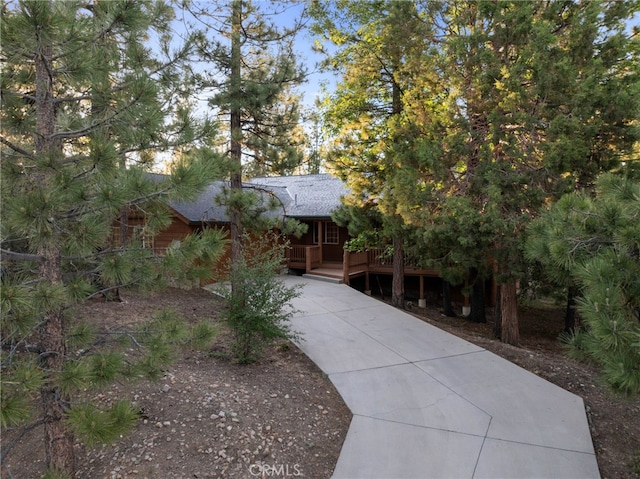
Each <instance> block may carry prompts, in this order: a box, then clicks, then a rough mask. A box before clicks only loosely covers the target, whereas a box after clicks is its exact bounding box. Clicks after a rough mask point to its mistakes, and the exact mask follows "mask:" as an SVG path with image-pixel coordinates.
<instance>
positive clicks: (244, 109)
mask: <svg viewBox="0 0 640 479" xmlns="http://www.w3.org/2000/svg"><path fill="white" fill-rule="evenodd" d="M186 5H187V9H188V11H189V13H190V15H191V17H190V18H191V20H190V21H189V25H190V28H191V29H192V30H193V31H194V32H196V31H199V35H200V41H199V51H200V56H201V60H202V61H203V62H204V64H206V65H208V66H209V68H210V71H209V72H208V73H205V74H202V75H201V77H200V82H199V85H200V88H201V89H202V90H203V91H205V92H207V93H208V94H210V98H209V105H210V107H212V109H213V110H214V111H215V112H216V114H218V115H220V116H222V115H225V116H228V118H229V121H228V125H229V130H228V131H229V136H228V140H229V149H228V157H229V165H230V170H231V172H230V191H229V192H228V195H227V197H226V198H225V199H224V201H226V204H227V207H228V211H229V217H230V236H231V267H232V268H233V265H234V264H241V263H242V261H243V257H242V237H243V227H246V226H247V225H250V224H251V223H252V222H253V220H254V219H255V215H254V214H250V215H245V214H244V212H246V211H247V210H249V209H250V208H248V206H249V205H251V204H253V203H255V198H254V199H252V198H249V197H248V196H255V195H253V193H251V192H245V191H243V188H242V179H243V176H245V175H244V173H245V172H247V171H250V170H252V171H254V172H260V173H264V172H265V171H266V170H267V169H268V170H269V171H270V172H271V173H274V172H275V173H278V172H283V171H289V170H291V169H293V168H294V167H295V163H297V162H299V161H300V160H301V159H302V156H301V154H299V153H298V151H297V149H296V148H295V142H292V134H291V133H292V131H293V130H294V129H295V128H296V127H297V121H298V115H299V113H298V98H297V97H296V96H294V95H292V94H291V87H292V86H295V85H296V84H299V83H300V82H302V80H303V79H304V72H303V70H302V68H300V67H299V66H298V65H297V62H296V57H295V55H294V52H293V41H294V39H295V35H296V34H297V33H298V31H299V30H300V29H301V24H300V23H299V21H296V22H294V24H293V25H292V26H289V27H286V28H281V27H278V26H277V25H276V24H275V21H274V19H275V16H276V15H278V14H281V13H283V12H285V11H286V10H287V9H288V8H290V7H291V5H287V4H286V3H279V2H272V3H271V4H270V5H269V8H268V9H267V10H268V11H264V10H261V9H260V8H259V7H257V6H256V5H254V4H253V3H252V2H251V1H249V0H232V1H229V2H224V3H222V4H218V5H203V4H200V3H198V2H186ZM201 26H203V27H204V28H201ZM252 213H253V211H252ZM232 277H237V275H233V274H232ZM236 287H237V285H236V284H235V283H232V288H233V289H234V290H235V289H237V288H236Z"/></svg>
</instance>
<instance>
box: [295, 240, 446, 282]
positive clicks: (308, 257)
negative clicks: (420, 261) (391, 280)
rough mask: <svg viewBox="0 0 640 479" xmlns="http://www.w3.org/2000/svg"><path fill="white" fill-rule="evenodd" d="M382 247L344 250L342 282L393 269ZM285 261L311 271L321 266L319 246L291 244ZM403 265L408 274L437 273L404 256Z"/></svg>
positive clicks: (307, 271) (390, 259)
mask: <svg viewBox="0 0 640 479" xmlns="http://www.w3.org/2000/svg"><path fill="white" fill-rule="evenodd" d="M384 252H385V250H384V249H383V248H375V249H370V250H368V251H363V252H353V253H352V252H349V251H345V252H344V254H343V258H342V275H343V278H344V282H345V283H346V284H349V278H351V277H352V276H354V275H359V274H364V273H367V272H380V273H385V274H388V272H390V271H391V270H392V269H393V261H392V258H389V257H388V256H387V257H385V256H384ZM287 262H288V265H289V267H290V268H294V269H304V270H305V272H306V273H311V271H312V270H313V269H315V268H320V267H321V266H322V257H321V255H320V247H319V246H307V245H291V246H290V247H289V248H288V250H287ZM404 263H405V264H404V266H405V268H406V269H408V270H413V271H407V273H408V274H428V275H438V274H439V273H438V271H437V270H435V269H425V268H422V267H418V266H417V262H416V261H415V260H413V259H412V258H407V257H405V261H404Z"/></svg>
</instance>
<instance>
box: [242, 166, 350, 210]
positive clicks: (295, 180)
mask: <svg viewBox="0 0 640 479" xmlns="http://www.w3.org/2000/svg"><path fill="white" fill-rule="evenodd" d="M250 183H251V184H256V185H265V187H267V188H268V187H281V188H285V189H286V191H287V192H288V194H289V196H290V199H291V201H290V203H289V204H288V205H287V206H286V216H290V217H293V218H328V217H330V216H331V213H332V212H333V210H335V209H336V208H337V207H338V206H340V198H341V197H342V196H344V195H346V194H347V193H349V189H348V188H347V186H346V185H345V184H344V183H343V182H342V180H340V179H338V178H336V177H334V176H331V175H329V174H320V175H299V176H275V177H263V178H254V179H252V180H251V181H250Z"/></svg>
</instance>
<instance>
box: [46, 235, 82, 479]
mask: <svg viewBox="0 0 640 479" xmlns="http://www.w3.org/2000/svg"><path fill="white" fill-rule="evenodd" d="M38 253H39V254H40V255H41V256H42V257H44V258H45V260H44V261H43V262H42V263H41V265H40V277H41V278H42V279H43V280H45V281H47V282H49V283H50V284H51V285H55V284H59V283H60V281H61V266H60V253H59V251H58V250H57V248H56V247H52V246H49V247H43V248H41V249H40V251H39V252H38ZM38 333H39V346H40V350H41V351H42V353H41V354H40V357H39V360H40V366H41V367H42V369H43V370H44V371H45V374H46V380H45V381H44V384H43V386H42V387H41V388H40V398H41V400H42V414H43V420H44V436H45V455H46V461H47V465H48V467H49V468H51V469H54V470H56V471H59V472H62V473H64V474H69V475H73V473H74V471H75V458H74V452H73V442H74V441H73V435H72V434H71V432H70V431H69V429H68V428H67V426H66V424H65V422H64V421H63V419H64V417H65V410H66V408H67V407H68V405H69V398H68V396H66V395H65V394H63V393H62V391H60V389H59V388H58V387H57V386H56V382H55V376H56V374H57V373H59V372H60V371H62V368H63V366H64V362H65V357H66V353H67V351H66V341H65V331H64V315H63V313H62V311H60V310H58V311H50V312H48V313H47V316H46V317H45V318H44V321H43V322H42V323H41V325H40V327H39V329H38Z"/></svg>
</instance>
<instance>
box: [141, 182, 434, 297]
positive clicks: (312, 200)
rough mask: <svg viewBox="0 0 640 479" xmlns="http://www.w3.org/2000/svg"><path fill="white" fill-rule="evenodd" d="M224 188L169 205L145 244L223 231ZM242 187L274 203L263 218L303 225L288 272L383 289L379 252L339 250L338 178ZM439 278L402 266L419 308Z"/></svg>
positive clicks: (159, 246) (342, 233)
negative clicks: (167, 220) (163, 223)
mask: <svg viewBox="0 0 640 479" xmlns="http://www.w3.org/2000/svg"><path fill="white" fill-rule="evenodd" d="M158 177H159V178H160V177H161V175H158ZM228 187H229V183H228V182H225V181H217V182H213V183H211V184H210V185H209V186H208V187H207V188H206V189H205V191H203V192H202V193H201V194H200V195H199V196H198V198H196V199H195V200H194V201H189V202H180V201H173V202H171V203H170V207H171V209H172V211H173V218H172V222H171V225H170V226H169V227H168V228H167V229H165V230H164V231H162V232H160V233H159V234H158V235H157V236H155V237H154V238H153V243H150V244H149V246H150V247H153V248H154V249H156V250H157V251H158V252H161V251H162V250H163V249H165V248H167V247H168V246H169V245H170V244H171V242H172V241H174V240H180V239H182V238H184V237H185V236H186V235H188V234H190V233H193V232H197V231H199V230H202V229H204V228H210V227H218V228H223V229H226V228H228V226H229V217H228V215H227V210H226V207H225V206H224V205H220V204H219V203H218V202H217V201H216V198H218V197H220V196H221V195H222V194H223V192H224V189H225V188H228ZM243 187H244V188H245V189H247V190H254V191H256V192H257V193H258V194H263V195H270V196H275V197H276V198H277V199H278V200H279V203H280V206H281V207H280V208H279V209H278V210H275V211H272V212H270V213H268V214H271V215H278V216H279V217H282V218H294V219H296V220H298V221H300V222H302V223H304V224H306V225H308V230H307V232H306V233H305V234H304V235H303V236H302V237H300V238H295V237H291V238H288V239H289V242H290V248H289V250H288V257H287V263H288V264H287V266H288V268H289V269H290V270H291V271H292V272H295V273H298V274H312V275H319V276H325V277H329V278H333V279H334V280H337V281H342V282H344V283H346V284H350V283H351V282H352V281H353V280H355V279H356V278H361V279H360V280H358V281H359V282H360V283H363V284H361V286H362V288H363V289H364V290H365V291H370V290H371V284H370V278H371V279H372V281H373V280H374V279H375V283H376V284H375V285H374V286H377V287H378V288H380V289H382V287H381V286H380V281H381V280H380V278H381V277H383V278H384V277H390V276H391V275H392V271H393V267H392V264H390V262H389V261H386V262H385V261H384V260H382V259H381V257H382V255H381V253H382V250H370V251H367V252H362V253H350V252H347V251H345V250H344V243H345V242H346V241H347V240H348V239H349V234H348V232H347V229H346V228H344V227H341V226H338V225H337V224H336V223H335V222H334V221H333V220H332V218H331V214H332V213H333V211H334V210H335V209H336V208H337V207H339V206H340V204H341V198H342V196H344V195H346V194H347V193H348V192H349V189H348V188H347V186H346V185H345V184H344V183H343V182H342V181H341V180H340V179H339V178H336V177H334V176H332V175H330V174H315V175H298V176H295V175H294V176H279V177H261V178H253V179H252V180H250V181H247V182H246V183H244V185H243ZM143 223H144V222H143V219H141V218H133V217H132V218H130V219H129V227H130V229H135V228H141V225H143ZM223 260H224V259H223ZM439 276H440V275H439V272H438V271H437V270H435V269H424V268H419V267H417V266H414V265H411V264H406V265H405V277H406V278H407V280H409V281H410V282H411V283H412V284H414V289H415V291H416V293H417V296H418V298H419V304H421V305H422V304H425V303H426V296H425V294H426V293H427V289H428V290H430V291H433V290H434V288H436V286H435V284H437V282H438V281H439ZM383 281H384V280H383ZM376 289H377V288H376Z"/></svg>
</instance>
